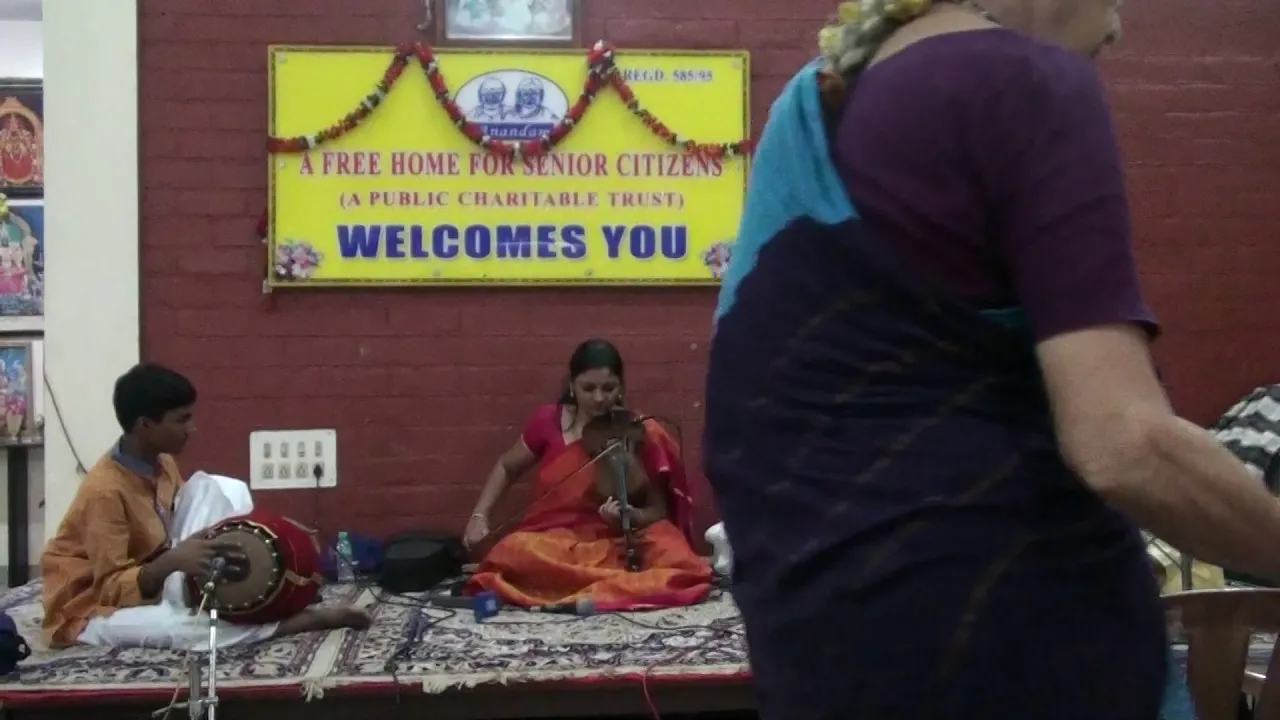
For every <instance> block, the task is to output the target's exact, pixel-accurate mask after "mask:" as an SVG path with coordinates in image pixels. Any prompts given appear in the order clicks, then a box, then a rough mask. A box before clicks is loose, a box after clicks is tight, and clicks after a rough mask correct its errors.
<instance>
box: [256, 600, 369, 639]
mask: <svg viewBox="0 0 1280 720" xmlns="http://www.w3.org/2000/svg"><path fill="white" fill-rule="evenodd" d="M372 622H373V620H372V618H370V617H369V613H367V612H365V611H364V610H361V609H359V608H353V607H318V608H308V609H306V610H303V611H302V612H300V613H298V614H297V615H294V616H293V617H291V618H289V619H288V620H285V621H284V622H282V623H280V628H279V629H277V630H276V637H283V636H285V635H297V634H298V633H305V632H319V631H325V632H327V631H329V630H340V629H343V628H350V629H352V630H367V629H369V624H370V623H372Z"/></svg>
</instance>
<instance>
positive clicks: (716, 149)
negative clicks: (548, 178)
mask: <svg viewBox="0 0 1280 720" xmlns="http://www.w3.org/2000/svg"><path fill="white" fill-rule="evenodd" d="M616 54H617V51H616V50H615V48H614V47H613V46H612V45H609V44H607V43H604V42H598V43H596V44H595V46H594V47H592V48H591V50H590V51H589V52H588V53H587V80H586V82H585V83H584V84H583V87H582V94H581V95H580V96H578V101H577V102H576V103H574V105H573V107H571V108H569V112H568V114H567V115H566V116H565V117H564V119H562V120H561V121H560V122H559V123H557V124H556V126H555V127H553V128H552V129H551V130H550V131H549V132H547V133H545V134H544V135H542V137H540V138H538V139H537V140H526V141H522V142H512V141H509V140H498V139H494V138H491V137H489V136H488V135H486V134H485V133H484V130H483V128H482V127H481V126H480V124H479V123H475V122H472V121H470V120H468V119H467V117H466V115H465V114H464V113H463V112H462V108H460V107H458V103H457V102H456V101H455V100H454V97H453V92H452V91H451V90H450V89H449V84H448V83H447V82H445V79H444V75H443V73H441V72H440V64H439V62H438V61H437V60H436V54H435V51H433V50H432V49H431V48H430V47H428V46H427V45H425V44H422V43H413V44H406V45H401V46H399V47H397V48H396V54H395V59H393V60H392V61H391V65H390V66H389V67H388V68H387V71H386V72H385V73H383V75H382V80H381V81H380V82H379V83H378V85H377V87H376V88H374V90H373V92H372V93H370V94H369V95H368V97H366V98H365V99H364V101H363V102H361V103H360V106H359V107H357V108H356V109H355V110H352V111H351V112H350V113H347V116H346V117H344V118H342V119H341V120H339V121H338V122H337V123H335V124H334V125H331V126H330V127H327V128H325V129H324V130H321V131H320V132H318V133H316V134H314V135H303V136H299V137H291V138H277V137H273V138H270V139H269V140H268V141H267V150H268V151H269V152H272V153H299V152H306V151H308V150H311V149H313V148H316V147H319V146H321V145H323V144H325V143H327V142H329V141H331V140H336V139H338V138H340V137H342V136H343V135H346V134H347V133H349V132H351V131H352V130H354V129H356V128H357V127H359V125H360V123H361V122H363V121H364V120H365V119H366V118H368V117H369V116H370V115H372V114H373V111H374V110H376V109H377V108H378V106H379V105H381V104H382V101H383V100H384V99H385V98H386V97H387V93H389V92H391V88H392V86H394V85H395V84H396V81H397V80H399V79H400V76H401V75H402V74H403V73H404V71H405V68H407V67H408V66H409V61H410V60H412V59H416V60H417V61H418V64H419V65H421V66H422V69H423V70H425V71H426V73H427V82H428V83H430V85H431V90H432V91H433V92H434V93H435V96H436V100H437V101H439V102H440V105H441V107H443V108H444V111H445V112H446V113H448V114H449V119H450V120H452V121H453V124H454V126H456V127H457V128H458V129H459V130H460V131H462V134H463V135H465V136H466V137H467V138H468V139H470V140H471V142H473V143H475V144H476V145H477V146H478V147H480V148H482V149H484V150H487V151H489V152H492V153H495V154H497V155H502V156H506V157H515V158H521V157H537V156H539V155H545V154H546V153H548V152H550V151H551V150H553V149H554V148H555V147H556V146H557V145H559V144H560V143H561V142H563V141H564V139H565V138H566V137H568V135H569V133H570V132H571V131H572V130H573V128H574V127H575V126H576V125H577V124H578V123H580V122H582V117H583V115H585V114H586V112H587V109H588V108H590V107H591V103H592V102H594V101H595V99H596V97H597V96H598V95H599V94H600V92H601V91H602V90H604V89H605V88H607V87H612V88H613V89H614V90H615V91H616V92H617V93H618V95H619V97H621V98H622V102H623V103H625V104H626V106H627V108H628V109H629V110H630V111H631V113H632V114H633V115H635V116H636V117H637V118H639V119H640V121H641V122H643V123H644V125H645V127H647V128H649V130H650V131H651V132H652V133H653V134H654V135H656V136H657V137H659V138H661V139H662V140H663V141H664V142H666V143H667V144H668V145H671V146H673V147H677V148H679V149H681V150H683V151H684V152H686V153H690V154H696V155H705V156H708V157H716V158H729V157H736V156H740V155H749V154H750V153H751V151H752V150H753V149H755V140H754V139H751V138H747V139H743V140H739V141H737V142H731V143H700V142H697V141H694V140H690V139H688V138H684V137H681V136H680V135H678V134H676V133H675V132H674V131H672V130H671V129H670V128H668V127H667V126H666V125H665V124H663V122H662V121H661V120H659V119H658V118H657V116H655V115H654V114H653V113H651V112H649V111H648V110H646V109H644V108H643V107H641V105H640V102H639V101H638V100H637V99H636V95H635V92H633V91H632V90H631V86H630V85H628V84H627V81H626V80H625V79H623V77H622V73H620V72H618V67H617V64H616V57H615V56H616Z"/></svg>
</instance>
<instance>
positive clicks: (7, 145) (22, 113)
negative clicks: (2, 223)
mask: <svg viewBox="0 0 1280 720" xmlns="http://www.w3.org/2000/svg"><path fill="white" fill-rule="evenodd" d="M0 193H3V194H5V195H7V196H9V197H11V198H17V197H41V196H42V195H43V194H44V90H43V89H42V86H41V85H40V82H39V81H22V80H0Z"/></svg>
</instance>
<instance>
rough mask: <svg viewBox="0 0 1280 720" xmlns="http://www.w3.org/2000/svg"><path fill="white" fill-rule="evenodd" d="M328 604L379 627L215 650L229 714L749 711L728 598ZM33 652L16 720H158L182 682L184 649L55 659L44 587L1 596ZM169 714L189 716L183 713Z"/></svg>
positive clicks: (2, 697) (59, 654)
mask: <svg viewBox="0 0 1280 720" xmlns="http://www.w3.org/2000/svg"><path fill="white" fill-rule="evenodd" d="M325 603H326V604H329V603H333V604H343V603H354V604H356V605H358V606H361V607H366V608H368V609H369V611H370V613H371V614H372V616H373V627H372V628H371V629H370V630H369V631H368V632H364V633H354V632H350V631H337V632H332V633H327V634H310V635H302V636H295V637H291V638H282V639H280V640H276V641H273V642H270V643H265V644H262V645H257V646H253V647H247V648H242V649H232V650H227V651H224V652H222V653H221V654H220V658H219V664H220V667H221V670H220V672H219V679H218V691H219V692H218V694H219V696H220V697H221V699H222V701H223V703H224V707H223V712H224V713H232V714H231V715H228V717H236V718H243V717H250V716H251V717H254V718H258V717H262V718H268V717H269V718H270V719H271V720H291V718H292V717H294V716H295V715H296V716H297V717H299V718H301V717H303V716H304V715H305V716H306V717H308V718H314V717H315V712H316V711H317V710H319V709H321V708H320V707H318V705H321V706H323V717H325V718H341V717H347V716H350V717H352V718H361V719H362V720H367V718H369V717H371V716H372V715H373V714H377V715H382V714H390V713H395V714H399V713H400V712H412V713H414V714H420V713H422V712H427V713H430V716H431V717H433V718H494V719H497V718H511V719H513V720H514V719H517V718H554V717H566V718H567V717H625V716H644V717H652V710H651V709H650V706H649V701H648V700H647V699H646V694H647V695H648V697H649V699H651V700H652V704H653V706H654V707H656V708H657V710H658V711H659V712H660V713H661V715H662V717H664V718H665V717H676V716H680V715H685V714H695V713H697V714H699V715H701V714H703V713H716V714H718V713H725V712H727V713H731V715H730V716H732V717H753V715H752V714H751V712H750V710H751V708H752V707H753V705H754V699H753V696H752V693H751V687H750V676H749V674H748V672H747V663H746V648H745V643H744V638H743V633H742V626H741V620H740V619H739V615H738V611H737V608H736V607H735V606H734V604H733V601H732V599H731V598H730V597H729V596H728V595H727V594H723V593H721V594H717V595H716V596H714V597H713V598H712V599H711V600H710V601H709V602H707V603H704V604H702V605H698V606H695V607H691V608H683V609H676V610H662V611H655V612H646V613H627V614H606V615H597V616H591V617H575V616H569V615H547V614H539V613H530V612H523V611H511V610H507V611H504V612H503V613H502V614H500V615H499V616H497V617H496V618H492V619H490V620H488V621H486V622H484V623H476V622H475V620H474V618H473V617H472V616H471V615H470V614H469V613H465V612H462V611H454V610H444V609H437V608H430V607H423V606H422V605H421V604H420V603H417V602H415V601H414V600H413V599H411V598H408V597H397V596H387V595H384V594H381V593H378V592H377V591H376V589H373V588H363V587H356V586H331V587H329V588H326V592H325ZM0 610H3V611H5V612H7V613H9V615H10V616H11V617H13V619H14V621H15V622H16V623H17V625H18V628H19V631H20V632H21V633H22V634H23V636H24V637H25V638H26V639H27V640H28V641H29V642H30V643H31V644H32V650H33V653H32V656H31V657H30V658H28V659H27V660H26V661H24V662H23V663H21V665H20V666H19V672H18V673H17V674H16V677H12V678H9V679H8V680H7V681H5V682H2V683H0V709H3V710H4V712H5V715H6V716H7V717H8V718H9V720H35V719H36V718H47V719H52V718H71V717H81V716H86V715H90V714H91V715H93V717H95V718H101V719H103V720H106V719H108V718H112V717H116V716H119V717H121V718H126V717H127V718H139V717H148V716H149V715H150V713H151V711H153V710H156V709H159V708H161V707H164V706H165V705H166V704H167V703H168V702H169V700H170V697H171V696H172V695H173V692H174V689H175V688H176V687H178V686H181V687H183V688H184V691H183V694H185V687H186V683H185V679H184V678H185V675H184V674H183V659H184V654H183V653H179V652H173V651H167V650H139V649H112V650H105V649H98V648H90V647H75V648H71V649H66V650H57V651H54V650H50V649H49V648H48V647H47V646H45V645H44V644H43V639H42V634H41V632H40V618H41V607H40V585H39V583H38V582H36V583H32V584H30V585H26V586H24V587H21V588H16V589H12V590H9V591H6V592H5V593H4V594H3V595H0ZM173 717H174V718H178V717H185V711H176V712H175V714H174V715H173Z"/></svg>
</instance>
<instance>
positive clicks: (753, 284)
mask: <svg viewBox="0 0 1280 720" xmlns="http://www.w3.org/2000/svg"><path fill="white" fill-rule="evenodd" d="M823 127H824V125H823V120H822V112H821V107H820V103H819V100H818V91H817V82H816V70H815V69H814V68H809V69H808V70H806V71H805V72H802V73H801V74H800V75H799V76H798V77H797V78H796V79H795V80H793V81H792V84H791V85H790V86H788V88H787V90H786V91H784V93H783V95H782V96H781V97H780V99H779V100H778V102H777V104H776V105H775V107H774V109H773V113H772V114H771V116H770V122H769V126H768V128H767V129H766V133H765V136H764V138H763V141H762V143H761V146H760V148H759V151H758V153H757V156H756V160H755V167H754V170H753V175H752V183H751V189H750V192H749V195H748V201H747V214H746V216H745V218H744V221H743V227H742V231H741V233H740V236H739V239H738V244H737V245H736V246H735V249H734V257H733V264H732V266H731V268H730V273H729V276H728V277H727V278H726V282H725V287H724V289H723V291H722V297H721V305H720V307H719V309H718V310H717V323H716V330H715V338H714V344H713V347H712V351H711V358H710V369H709V375H708V379H707V413H706V429H705V436H704V463H705V469H706V473H707V476H708V478H709V479H710V481H711V484H712V486H713V488H714V491H715V495H716V500H717V504H718V506H719V508H720V511H721V513H722V516H723V519H724V521H725V525H726V529H727V531H728V533H729V537H730V541H731V543H732V545H733V550H734V578H733V592H734V595H735V598H736V599H737V601H738V604H739V606H740V607H741V609H742V612H743V615H744V618H745V620H746V627H747V635H748V644H749V647H750V657H751V666H752V672H753V674H754V676H755V679H756V684H757V689H758V693H759V701H760V707H761V717H763V718H766V720H861V719H864V718H865V719H868V720H872V719H880V718H884V719H886V720H912V719H915V718H919V719H921V720H923V719H929V720H1019V719H1025V720H1059V719H1061V720H1154V719H1155V718H1157V716H1158V711H1159V707H1160V702H1161V694H1162V690H1163V687H1164V682H1165V673H1166V662H1167V656H1166V645H1165V642H1166V641H1165V628H1164V616H1163V612H1162V610H1161V606H1160V602H1159V597H1158V588H1157V587H1156V583H1155V580H1154V578H1153V577H1152V575H1151V571H1150V569H1149V563H1148V560H1147V557H1146V554H1145V551H1144V548H1143V543H1142V540H1141V537H1140V535H1139V532H1138V530H1137V528H1136V527H1134V525H1133V524H1132V523H1131V522H1130V521H1129V520H1128V519H1126V518H1125V517H1122V516H1121V515H1119V514H1117V513H1115V512H1113V511H1111V510H1110V509H1108V508H1107V507H1106V506H1104V505H1103V504H1102V502H1101V501H1099V500H1098V498H1097V497H1095V496H1094V495H1093V494H1092V493H1091V492H1089V491H1088V489H1087V488H1086V487H1085V486H1084V485H1083V484H1082V483H1081V482H1080V481H1079V480H1078V479H1077V478H1076V477H1074V476H1073V475H1072V474H1071V473H1070V472H1069V471H1068V470H1067V468H1066V467H1065V466H1064V464H1063V462H1062V459H1061V457H1060V455H1059V453H1058V450H1057V447H1056V444H1055V440H1054V432H1053V427H1052V422H1051V417H1050V413H1049V408H1048V405H1047V400H1046V397H1045V393H1044V389H1043V386H1042V382H1041V378H1040V375H1039V370H1038V367H1037V364H1036V359H1035V356H1034V353H1033V348H1032V342H1031V339H1030V338H1029V336H1028V335H1027V334H1026V333H1025V332H1024V331H1023V330H1021V329H1020V326H1019V323H1018V321H1017V314H1016V312H1012V313H991V312H982V311H980V310H978V309H975V308H970V307H967V306H965V305H963V304H961V303H959V302H958V301H953V300H951V299H949V298H948V297H945V296H943V295H942V294H940V293H935V292H932V291H931V289H930V288H929V287H927V286H926V285H925V284H923V283H922V282H920V281H919V279H918V278H917V277H915V276H914V275H913V274H912V273H911V272H910V271H909V269H907V268H905V267H903V265H902V264H901V263H900V262H899V260H898V259H897V258H896V257H895V256H894V255H893V253H892V252H891V251H889V250H887V249H886V248H883V247H879V246H877V244H876V240H875V238H874V237H870V236H868V234H867V233H866V232H865V231H864V228H863V226H862V224H861V222H860V221H859V218H858V216H857V213H856V211H855V209H854V208H853V207H852V206H851V204H850V202H849V200H848V198H847V196H846V194H845V193H844V190H843V187H842V186H841V184H840V181H839V178H838V177H837V175H836V173H835V171H834V169H833V168H832V167H831V165H832V164H831V161H830V156H829V150H828V146H827V142H826V139H825V133H824V129H823Z"/></svg>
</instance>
